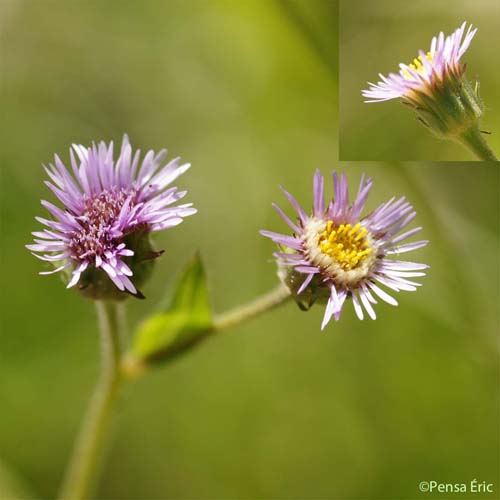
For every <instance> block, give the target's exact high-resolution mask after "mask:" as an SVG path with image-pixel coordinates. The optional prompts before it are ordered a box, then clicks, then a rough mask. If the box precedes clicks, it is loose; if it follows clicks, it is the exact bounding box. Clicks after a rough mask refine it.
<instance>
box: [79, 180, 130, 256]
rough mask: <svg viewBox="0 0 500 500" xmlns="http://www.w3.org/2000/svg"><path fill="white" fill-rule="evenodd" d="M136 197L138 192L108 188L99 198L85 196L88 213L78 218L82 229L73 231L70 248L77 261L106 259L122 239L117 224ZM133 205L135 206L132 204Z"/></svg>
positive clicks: (85, 212) (85, 211) (86, 211)
mask: <svg viewBox="0 0 500 500" xmlns="http://www.w3.org/2000/svg"><path fill="white" fill-rule="evenodd" d="M135 194H136V190H135V189H125V188H120V189H118V188H112V189H109V190H108V189H105V190H104V191H102V192H101V193H99V195H97V196H93V197H85V199H84V204H85V210H84V212H83V213H82V214H81V215H80V216H78V217H77V219H78V221H79V223H80V226H81V229H79V230H76V231H74V232H73V234H72V237H71V241H70V248H71V250H72V254H73V256H74V257H75V258H76V259H86V258H88V257H89V256H92V255H94V256H95V255H99V256H102V255H103V254H104V252H105V251H106V250H111V249H113V248H114V246H115V242H116V239H117V238H119V237H121V236H122V232H121V228H120V227H119V225H118V224H116V223H117V218H118V215H119V213H120V211H121V209H122V207H123V205H124V203H125V201H126V200H127V199H128V198H129V197H130V196H132V201H133V197H134V196H135ZM131 205H133V203H131Z"/></svg>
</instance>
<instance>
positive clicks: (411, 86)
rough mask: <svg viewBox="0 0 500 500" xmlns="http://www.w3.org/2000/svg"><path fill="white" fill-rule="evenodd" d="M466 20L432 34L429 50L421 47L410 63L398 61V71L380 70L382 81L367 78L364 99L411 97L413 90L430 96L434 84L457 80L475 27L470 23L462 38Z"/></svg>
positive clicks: (461, 72) (382, 99)
mask: <svg viewBox="0 0 500 500" xmlns="http://www.w3.org/2000/svg"><path fill="white" fill-rule="evenodd" d="M465 26H466V23H465V22H464V23H463V24H462V26H460V28H458V29H457V30H455V32H454V33H453V34H451V35H450V36H447V37H446V38H445V36H444V34H443V32H441V33H439V36H437V37H434V38H433V39H432V42H431V47H430V50H429V51H428V52H427V53H425V52H424V51H422V50H420V51H419V52H418V54H419V55H418V58H415V59H414V60H413V63H411V64H403V63H401V64H400V65H399V67H400V71H399V74H395V73H389V76H388V77H385V76H383V75H382V74H379V76H380V78H381V79H382V81H380V82H378V83H377V84H374V83H370V82H368V85H369V89H368V90H363V91H362V92H361V93H362V95H363V97H366V98H367V99H368V100H366V101H365V102H380V101H387V100H389V99H397V98H399V97H410V98H411V97H414V94H415V92H417V93H423V94H427V95H429V96H431V97H432V95H433V93H434V90H433V88H435V87H436V86H440V85H441V84H442V83H443V82H446V81H447V80H450V79H455V80H458V79H460V77H461V76H462V74H463V73H464V72H465V66H461V64H460V59H461V57H462V56H463V55H464V53H465V51H466V50H467V49H468V48H469V45H470V43H471V41H472V38H474V35H475V34H476V31H477V29H472V25H471V26H469V28H468V29H467V33H466V34H465V38H464V31H465Z"/></svg>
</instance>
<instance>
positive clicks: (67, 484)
mask: <svg viewBox="0 0 500 500" xmlns="http://www.w3.org/2000/svg"><path fill="white" fill-rule="evenodd" d="M96 307H97V313H98V317H99V326H100V333H101V374H100V378H99V381H98V383H97V386H96V388H95V391H94V394H93V396H92V399H91V401H90V405H89V408H88V411H87V414H86V416H85V418H84V421H83V424H82V427H81V430H80V433H79V434H78V437H77V440H76V444H75V447H74V450H73V455H72V457H71V459H70V462H69V465H68V468H67V471H66V475H65V478H64V481H63V484H62V488H61V492H60V498H61V499H63V500H80V499H84V498H89V496H90V495H91V494H92V490H93V488H94V486H95V483H96V480H97V476H98V471H99V466H100V465H101V463H102V458H103V448H104V445H105V441H106V437H107V435H108V431H109V427H110V424H111V420H112V414H113V409H114V407H115V403H116V400H117V397H118V395H119V393H120V389H121V387H122V383H123V381H124V379H123V377H122V375H121V370H120V366H121V362H120V361H121V352H122V349H121V339H120V331H119V330H120V328H119V324H120V320H119V311H118V308H119V306H118V304H116V303H115V302H104V301H98V302H96Z"/></svg>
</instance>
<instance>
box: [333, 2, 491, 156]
mask: <svg viewBox="0 0 500 500" xmlns="http://www.w3.org/2000/svg"><path fill="white" fill-rule="evenodd" d="M464 21H467V23H468V24H473V25H474V26H475V27H477V28H478V31H477V33H476V36H475V37H474V39H473V40H472V43H471V45H470V47H469V50H467V52H466V53H465V55H464V56H463V58H462V62H464V63H467V77H468V79H469V80H470V81H475V80H476V79H477V80H478V81H479V82H480V94H481V97H482V99H483V100H484V104H485V112H484V117H483V119H482V120H481V123H480V124H481V129H482V130H487V131H490V132H492V135H489V136H486V140H487V141H488V143H489V145H490V147H491V148H492V149H493V150H494V151H495V152H496V154H497V156H498V155H499V154H500V86H499V85H498V81H499V80H500V68H499V66H498V64H497V63H496V61H497V60H498V48H499V44H498V26H499V25H500V2H498V0H475V1H472V2H471V1H469V0H452V1H436V0H418V1H417V2H402V1H401V0H377V1H376V2H373V1H371V0H355V1H347V0H346V1H341V2H340V70H339V85H340V89H339V95H340V139H339V144H340V146H339V147H340V158H341V159H342V160H380V161H386V160H434V161H440V160H445V161H448V160H475V159H476V157H475V156H474V155H473V154H472V153H470V152H469V151H468V150H467V149H465V148H464V147H463V146H461V145H458V144H455V143H452V142H449V141H442V140H440V139H438V138H436V137H435V136H434V135H433V134H432V133H430V132H429V131H428V130H427V129H426V128H425V127H424V126H422V125H421V124H419V123H418V121H417V120H416V118H415V113H413V111H412V110H411V109H408V108H407V107H406V106H402V105H401V103H400V101H399V99H394V100H391V101H386V102H381V103H370V104H366V103H364V102H363V101H364V98H363V97H362V95H361V90H363V89H367V88H368V84H367V82H373V83H377V82H378V81H379V80H380V78H379V77H378V74H379V73H382V74H383V75H388V74H389V73H391V72H393V73H397V72H398V69H399V63H401V62H402V63H406V64H408V63H410V62H411V61H412V60H413V58H415V57H417V55H418V50H419V49H422V50H425V51H428V50H429V47H430V44H431V40H432V37H433V36H436V35H438V33H439V32H440V31H443V32H444V34H445V35H450V34H451V33H452V32H453V31H455V30H456V29H457V28H458V27H459V26H460V25H461V24H462V23H463V22H464Z"/></svg>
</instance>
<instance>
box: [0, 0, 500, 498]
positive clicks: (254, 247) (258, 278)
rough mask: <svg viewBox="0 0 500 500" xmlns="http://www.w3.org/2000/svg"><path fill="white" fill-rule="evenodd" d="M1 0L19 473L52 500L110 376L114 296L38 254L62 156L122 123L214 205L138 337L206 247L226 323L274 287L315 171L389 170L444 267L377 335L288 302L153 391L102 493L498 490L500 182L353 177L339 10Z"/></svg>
mask: <svg viewBox="0 0 500 500" xmlns="http://www.w3.org/2000/svg"><path fill="white" fill-rule="evenodd" d="M0 6H1V8H2V12H1V15H0V20H1V21H0V22H1V24H0V29H1V32H2V43H1V49H2V59H1V64H2V67H1V75H2V95H1V101H2V102H1V109H2V117H3V120H2V124H1V127H2V129H1V136H2V141H1V144H2V147H1V150H2V156H1V161H2V179H1V180H2V262H1V264H2V267H1V268H2V283H3V287H2V292H3V299H2V301H1V304H2V314H1V319H2V325H1V326H2V338H1V343H0V355H1V363H0V407H1V410H0V457H1V459H0V460H1V461H2V462H4V463H5V464H6V466H5V467H4V468H8V469H9V470H11V471H16V473H17V474H18V475H19V476H23V477H25V478H26V483H27V485H28V486H27V487H28V488H31V490H32V491H33V492H34V493H33V494H32V497H36V498H53V497H54V495H55V493H56V491H57V487H58V484H59V482H60V479H61V474H62V471H63V468H64V465H65V462H66V460H67V458H68V455H69V452H70V449H71V445H72V441H73V438H74V436H75V433H76V431H77V429H78V427H79V424H80V420H81V415H82V412H83V410H84V408H85V407H86V404H87V401H88V398H89V396H90V393H91V390H92V388H93V386H94V383H95V380H96V377H97V373H98V335H97V332H96V325H95V315H94V310H93V307H92V304H91V303H90V302H88V301H85V300H83V299H81V298H79V296H78V295H77V293H76V292H74V291H67V290H65V288H64V286H63V285H62V283H61V282H60V281H59V280H58V279H57V277H55V276H50V277H43V276H37V272H38V271H40V270H41V263H40V262H39V261H38V260H37V259H35V258H34V257H32V256H31V255H30V254H29V252H27V251H26V250H25V249H24V245H25V244H26V243H28V242H29V241H30V238H31V237H30V232H31V231H33V230H36V229H37V228H38V224H37V223H36V222H35V221H34V220H33V217H34V216H35V215H45V214H44V210H43V209H42V207H41V206H40V205H39V200H40V198H47V197H48V198H49V199H53V198H52V196H51V195H50V194H49V192H48V190H47V189H46V188H45V187H44V186H43V183H42V181H43V180H44V179H45V175H44V172H43V170H42V168H41V166H40V164H41V163H42V162H48V161H50V159H51V156H52V154H53V153H54V152H57V153H60V154H61V156H62V158H63V159H64V160H65V161H67V159H68V152H67V151H68V147H69V145H70V144H71V143H72V142H75V141H77V142H80V143H83V144H88V143H89V142H90V141H92V140H94V139H95V140H100V139H106V140H110V139H114V140H120V139H121V135H122V133H123V132H127V133H128V134H129V135H130V137H131V140H132V144H133V145H134V146H136V147H140V148H141V149H142V150H143V151H144V150H146V149H147V148H150V147H154V148H155V149H159V148H161V147H164V146H165V147H168V148H169V150H170V151H171V154H172V155H173V156H175V155H182V157H183V158H184V159H185V160H186V161H190V162H191V163H192V164H193V168H192V169H191V170H190V171H189V173H188V174H186V175H185V176H183V177H182V178H181V179H180V180H179V185H180V186H181V187H183V188H187V189H188V190H189V195H188V198H189V201H194V202H195V204H196V206H197V207H198V209H199V213H198V214H197V215H196V216H194V217H192V218H189V219H188V220H186V221H185V223H184V224H182V225H181V226H179V227H177V228H175V229H173V230H170V231H167V232H164V233H162V234H160V235H158V238H157V242H158V246H159V247H160V248H165V250H166V253H165V255H164V256H163V257H162V259H161V260H160V261H159V262H158V266H157V270H156V273H155V276H154V278H153V279H152V281H151V282H150V284H149V285H147V286H146V288H145V290H144V292H145V294H146V295H147V297H148V300H146V301H134V300H130V301H129V303H128V305H129V318H130V322H131V325H134V324H137V322H138V321H139V320H140V318H141V317H142V316H143V315H145V314H147V313H149V312H152V311H154V310H155V309H156V308H157V305H158V303H159V302H160V301H161V298H162V296H163V295H164V293H165V292H166V291H168V290H169V286H170V284H171V282H172V279H173V278H174V277H175V275H176V273H177V270H178V269H179V267H180V266H181V265H182V264H183V262H184V261H185V259H186V257H187V256H188V255H189V254H191V253H192V252H193V251H194V250H195V249H197V248H200V249H201V250H202V254H203V258H204V261H205V263H206V266H207V271H208V277H209V281H210V287H211V290H212V297H213V306H214V308H215V310H216V311H222V310H224V309H226V308H229V307H232V306H235V305H237V304H238V303H241V302H242V301H245V300H247V299H251V298H253V297H254V296H256V295H257V294H259V293H262V292H264V291H267V290H268V289H270V288H271V287H273V286H274V285H275V283H276V277H275V265H274V263H273V262H272V260H271V253H272V252H273V250H274V248H273V245H272V244H271V243H270V242H269V241H268V240H267V239H265V238H263V237H261V236H259V235H258V233H257V231H258V230H259V229H261V228H268V229H272V230H276V231H279V230H284V224H283V223H282V222H281V220H280V219H279V217H278V216H277V215H276V213H275V212H274V211H273V210H272V208H271V202H272V201H276V202H279V203H280V204H281V205H282V206H283V207H285V206H286V203H285V201H284V197H283V196H282V194H281V193H280V191H279V189H278V185H279V184H283V185H284V186H286V187H287V189H289V190H290V191H291V192H292V193H294V194H295V195H296V197H297V198H298V199H299V200H301V201H302V202H303V204H304V205H305V206H308V205H309V204H310V200H311V184H312V174H313V170H314V168H315V167H320V168H321V169H322V170H323V172H324V173H325V174H329V172H330V171H331V170H332V169H333V168H343V169H345V170H346V172H347V175H348V178H349V180H350V182H351V183H352V184H353V189H356V187H357V183H358V181H359V176H360V175H361V173H362V172H367V173H369V174H370V175H373V176H374V177H375V179H376V184H375V187H374V191H373V193H372V196H371V198H370V201H369V207H372V208H373V207H375V206H376V205H377V204H379V203H381V202H383V201H385V200H386V199H387V198H389V197H391V196H393V195H396V196H398V195H403V194H404V195H406V196H408V198H409V199H410V200H411V201H412V202H413V203H414V204H415V206H416V208H417V210H418V211H419V222H418V223H419V224H421V225H423V226H424V227H425V229H424V231H423V233H422V234H423V237H425V238H428V239H430V240H431V245H430V246H429V247H428V248H427V249H424V250H421V251H418V254H415V255H411V258H412V259H413V260H416V261H423V262H427V263H429V264H430V265H431V269H430V272H429V276H428V277H426V278H424V282H425V284H424V286H423V287H422V288H421V289H419V291H418V292H416V293H414V294H412V293H402V294H400V296H398V300H399V301H400V307H398V308H391V307H390V306H386V305H385V304H380V305H379V307H378V308H377V312H378V316H379V319H378V320H377V321H376V322H367V321H365V322H359V321H357V320H356V319H354V314H353V311H352V306H351V304H348V305H347V307H346V310H345V312H344V314H343V317H342V320H341V321H340V323H337V324H331V325H330V326H329V327H328V329H327V330H326V332H323V333H321V332H320V330H319V326H320V323H321V317H322V314H323V310H322V308H320V307H318V308H313V309H312V310H311V311H310V312H308V313H303V312H301V311H299V309H298V308H297V307H295V306H294V305H293V304H288V305H286V306H285V307H283V309H281V310H279V311H276V312H274V313H270V314H269V315H268V316H264V317H261V318H259V319H257V320H255V321H253V322H252V323H249V324H247V325H244V326H241V327H238V328H235V329H234V330H232V331H230V332H227V334H225V335H221V336H220V337H219V338H215V339H212V340H210V341H208V342H207V343H206V344H204V345H203V346H201V347H200V348H198V349H197V350H195V351H194V352H192V353H190V354H189V355H187V356H186V357H183V358H181V359H179V360H178V361H177V362H176V363H174V364H173V365H172V366H170V367H168V368H166V369H158V370H156V371H154V372H152V373H151V374H150V375H149V376H147V377H144V378H143V379H141V380H139V381H137V383H135V384H134V385H132V386H130V387H129V388H128V390H127V391H126V393H125V395H124V397H123V399H122V401H121V404H120V408H119V416H118V418H117V421H116V426H115V433H114V439H113V446H112V447H111V448H110V450H109V455H108V458H107V461H106V466H105V470H104V473H103V476H102V481H101V484H100V487H99V490H98V494H97V497H98V498H116V499H118V498H120V499H134V500H137V499H145V498H173V499H192V498H200V499H208V498H248V499H250V498H252V499H253V498H255V499H258V498H261V499H264V498H266V499H267V498H282V499H289V498H331V499H348V498H352V499H354V498H393V499H401V498H419V497H420V494H419V492H418V483H419V482H420V481H422V480H430V479H437V480H442V481H443V482H446V481H459V482H461V481H464V482H467V481H470V480H471V479H474V478H477V479H478V480H480V481H483V480H485V481H488V482H493V483H495V494H493V495H490V497H496V496H497V495H498V488H499V482H498V468H499V458H498V440H499V432H498V416H499V415H498V408H499V400H498V394H499V382H498V346H497V338H496V329H497V327H498V313H497V311H496V307H497V305H498V298H499V290H498V284H497V279H496V276H497V275H498V259H497V253H496V251H497V235H498V231H499V221H498V214H497V207H498V202H499V200H498V192H499V190H498V188H499V174H498V169H497V168H495V167H494V166H491V165H486V164H477V165H474V166H473V165H470V166H467V165H460V164H449V165H447V166H443V165H439V164H421V165H417V164H402V163H394V164H384V165H382V164H376V163H370V164H363V165H360V164H356V165H354V164H348V163H341V164H340V166H339V164H338V162H337V161H336V157H337V151H338V148H337V144H336V137H337V131H338V125H337V120H336V115H337V110H336V109H337V102H336V101H337V99H336V96H337V85H336V81H337V75H336V68H337V45H336V44H337V28H336V26H337V7H336V4H335V3H333V2H330V1H316V2H311V1H306V0H304V1H301V2H274V1H271V0H260V1H194V0H191V1H187V2H186V1H165V2H152V1H147V2H141V3H139V2H132V1H127V2H126V1H122V2H119V1H115V2H97V1H85V2H64V1H62V0H61V1H48V0H47V1H45V0H44V1H41V0H40V1H29V2H18V1H9V0H7V1H6V0H2V1H1V3H0ZM359 13H360V14H362V12H361V11H359ZM485 19H487V17H486V14H485ZM471 20H473V19H472V18H471ZM412 35H413V34H412ZM474 53H475V55H476V56H477V55H478V54H479V55H480V52H479V51H478V50H477V48H476V49H475V52H474ZM491 83H492V82H491V81H490V82H489V84H490V85H491ZM491 89H492V88H491V87H490V88H489V90H488V92H491V91H492V90H491ZM485 93H487V89H485ZM384 108H385V107H384ZM374 109H375V108H374ZM380 109H382V107H381V108H380ZM401 114H402V116H403V113H401ZM490 117H491V114H490ZM361 123H363V122H361ZM415 129H416V130H418V127H415ZM6 474H7V473H5V471H4V473H3V474H0V478H1V477H5V476H6ZM19 489H20V487H19ZM0 491H2V490H0ZM4 491H5V490H4ZM5 496H6V494H5V493H4V494H3V495H2V494H0V497H2V499H3V498H4V497H5ZM437 497H439V498H442V495H438V496H437ZM437 497H436V498H437ZM426 498H432V495H426ZM457 498H458V496H457ZM461 498H463V496H462V497H461Z"/></svg>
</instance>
